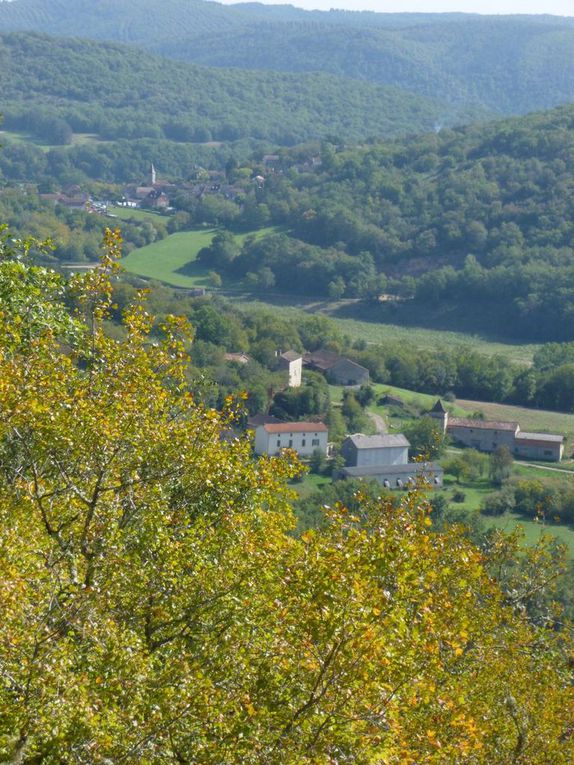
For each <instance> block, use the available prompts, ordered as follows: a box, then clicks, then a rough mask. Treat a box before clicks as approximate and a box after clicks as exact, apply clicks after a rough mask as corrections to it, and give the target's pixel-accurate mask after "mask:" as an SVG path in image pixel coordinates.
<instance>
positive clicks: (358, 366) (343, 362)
mask: <svg viewBox="0 0 574 765" xmlns="http://www.w3.org/2000/svg"><path fill="white" fill-rule="evenodd" d="M341 366H344V367H353V368H354V369H361V370H362V371H363V372H366V373H367V374H368V373H369V370H368V369H367V367H364V366H363V365H362V364H358V363H357V362H356V361H353V360H352V359H348V358H347V357H346V356H341V358H340V359H337V361H336V362H335V363H334V364H333V365H332V366H331V370H333V371H335V370H336V369H338V368H339V367H341Z"/></svg>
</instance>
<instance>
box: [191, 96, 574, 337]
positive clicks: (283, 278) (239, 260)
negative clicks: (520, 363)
mask: <svg viewBox="0 0 574 765" xmlns="http://www.w3.org/2000/svg"><path fill="white" fill-rule="evenodd" d="M288 156H289V155H288V154H287V157H288ZM321 157H322V164H321V165H320V166H319V167H318V168H316V169H314V170H312V171H309V172H299V171H295V169H294V168H289V161H288V159H287V160H286V161H285V171H284V173H283V174H281V175H275V176H272V177H270V178H269V179H268V181H267V182H266V183H265V186H264V188H263V189H262V190H261V191H260V192H258V200H259V202H260V203H261V204H264V205H265V206H266V209H267V210H269V213H270V216H271V220H272V221H273V222H275V223H282V224H284V225H286V226H287V227H288V231H289V234H275V235H273V236H272V237H267V238H264V239H259V240H257V241H250V242H247V243H246V245H245V247H244V248H243V251H242V252H241V253H239V252H238V253H235V256H234V257H232V258H230V259H228V260H227V262H225V263H223V266H222V270H223V271H225V272H227V273H229V274H234V275H235V276H238V275H245V274H247V273H252V272H258V271H259V272H260V271H261V269H262V268H268V269H270V270H271V272H272V275H273V278H274V283H275V284H276V285H278V286H279V287H280V288H282V289H284V290H285V291H296V292H303V293H307V294H310V295H317V294H320V293H322V294H328V295H330V296H331V297H334V298H337V297H341V296H346V297H365V298H376V297H378V296H379V295H380V294H382V293H384V292H385V290H386V291H390V292H391V293H393V294H395V295H397V296H398V297H400V298H401V299H402V301H403V303H402V304H399V303H395V304H394V305H393V310H396V311H397V312H400V311H403V313H408V312H409V311H412V305H413V304H412V302H409V301H412V299H413V298H414V300H415V304H420V305H427V306H429V307H432V306H435V305H447V304H450V305H459V306H464V307H465V308H468V306H469V305H471V304H473V303H475V302H476V301H478V303H479V304H481V305H482V306H483V307H484V306H486V305H488V306H489V311H493V312H494V313H493V315H495V316H497V317H498V319H499V320H502V321H501V323H502V324H503V326H505V327H506V328H507V330H511V331H513V332H515V333H516V336H523V337H525V336H530V337H536V336H538V337H541V338H543V337H547V338H550V339H552V338H560V339H571V338H572V336H573V335H574V324H573V321H574V319H573V316H572V309H571V306H572V302H573V298H574V249H573V245H574V228H573V224H572V221H573V219H574V209H573V201H572V200H573V195H572V190H573V188H574V108H573V107H570V106H568V107H561V108H559V109H557V110H554V111H551V112H548V113H541V114H535V115H532V116H529V117H523V118H515V119H513V120H509V121H503V122H495V123H492V124H489V125H485V126H477V127H469V128H464V129H456V130H442V131H440V133H438V134H432V135H427V136H423V137H418V138H417V137H414V138H411V139H407V140H405V141H396V142H387V143H383V144H377V145H372V146H367V147H362V148H354V149H353V148H347V149H345V148H339V149H338V148H337V147H336V146H334V145H332V144H325V145H324V146H323V151H322V154H321ZM212 257H215V258H216V257H217V253H213V254H212ZM205 262H206V263H207V262H209V255H207V254H206V255H205ZM216 262H217V261H216V260H214V263H216ZM405 301H406V302H405ZM383 310H387V308H385V307H384V306H379V308H375V307H374V308H373V312H372V316H373V318H375V317H376V315H377V311H383Z"/></svg>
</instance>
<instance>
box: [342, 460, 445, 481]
mask: <svg viewBox="0 0 574 765" xmlns="http://www.w3.org/2000/svg"><path fill="white" fill-rule="evenodd" d="M342 472H343V473H344V474H345V475H348V476H349V477H350V478H361V477H362V476H365V477H366V476H374V475H397V474H400V475H406V476H415V475H421V474H422V475H436V474H442V473H443V469H442V468H441V466H440V465H438V464H437V463H436V462H409V463H408V464H407V465H364V466H363V467H346V468H342Z"/></svg>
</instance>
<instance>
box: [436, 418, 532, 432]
mask: <svg viewBox="0 0 574 765" xmlns="http://www.w3.org/2000/svg"><path fill="white" fill-rule="evenodd" d="M518 427H519V425H518V423H517V422H496V421H494V420H467V419H465V418H464V417H450V418H449V421H448V429H449V430H450V429H451V428H476V430H511V431H512V432H513V433H515V432H516V431H517V430H518Z"/></svg>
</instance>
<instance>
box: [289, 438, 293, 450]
mask: <svg viewBox="0 0 574 765" xmlns="http://www.w3.org/2000/svg"><path fill="white" fill-rule="evenodd" d="M289 448H290V449H292V448H293V439H292V438H290V439H289Z"/></svg>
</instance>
